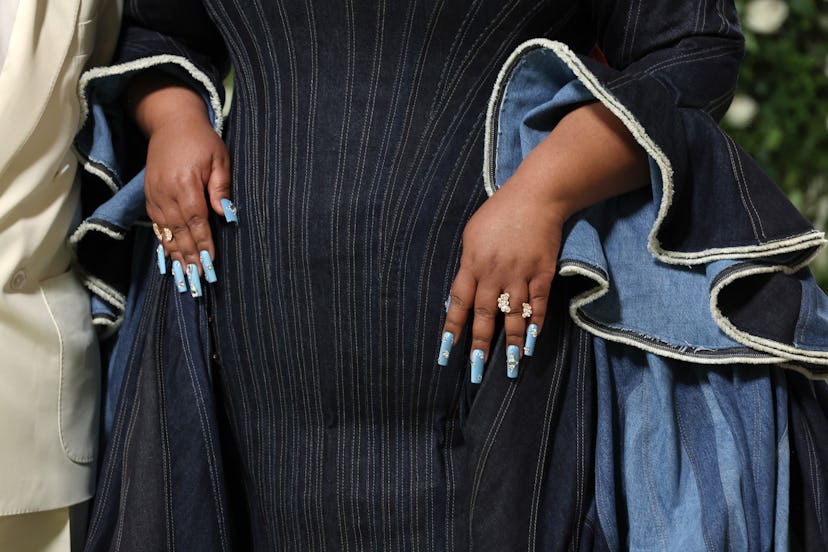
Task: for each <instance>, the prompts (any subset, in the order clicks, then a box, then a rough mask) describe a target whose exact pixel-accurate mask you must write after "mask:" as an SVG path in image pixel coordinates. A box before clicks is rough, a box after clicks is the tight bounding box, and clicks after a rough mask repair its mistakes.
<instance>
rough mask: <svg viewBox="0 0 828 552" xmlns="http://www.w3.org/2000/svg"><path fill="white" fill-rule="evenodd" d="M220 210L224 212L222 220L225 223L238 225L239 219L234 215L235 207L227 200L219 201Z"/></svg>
mask: <svg viewBox="0 0 828 552" xmlns="http://www.w3.org/2000/svg"><path fill="white" fill-rule="evenodd" d="M221 210H222V211H224V219H225V220H226V221H227V222H235V223H236V224H238V223H239V217H238V216H237V213H236V206H235V205H233V202H232V201H230V200H229V199H227V198H224V199H222V200H221Z"/></svg>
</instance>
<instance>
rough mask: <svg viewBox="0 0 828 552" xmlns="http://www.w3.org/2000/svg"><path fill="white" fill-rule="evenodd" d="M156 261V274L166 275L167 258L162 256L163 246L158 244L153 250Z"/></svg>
mask: <svg viewBox="0 0 828 552" xmlns="http://www.w3.org/2000/svg"><path fill="white" fill-rule="evenodd" d="M155 255H156V260H157V261H158V272H159V273H161V274H166V273H167V257H166V255H165V254H164V246H163V245H161V244H160V243H159V244H158V247H156V248H155Z"/></svg>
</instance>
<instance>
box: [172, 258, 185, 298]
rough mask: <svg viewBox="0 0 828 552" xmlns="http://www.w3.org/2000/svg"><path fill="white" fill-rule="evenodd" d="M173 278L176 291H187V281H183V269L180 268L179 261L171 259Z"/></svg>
mask: <svg viewBox="0 0 828 552" xmlns="http://www.w3.org/2000/svg"><path fill="white" fill-rule="evenodd" d="M172 271H173V278H175V287H176V289H177V290H178V293H184V292H185V291H187V283H186V282H185V281H184V271H183V270H182V269H181V263H180V262H178V261H173V264H172Z"/></svg>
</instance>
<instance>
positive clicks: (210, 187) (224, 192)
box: [207, 155, 230, 216]
mask: <svg viewBox="0 0 828 552" xmlns="http://www.w3.org/2000/svg"><path fill="white" fill-rule="evenodd" d="M207 194H208V195H209V196H210V206H211V207H212V208H213V211H215V212H216V213H217V214H219V215H222V216H224V206H223V205H222V203H221V200H222V199H230V157H229V156H227V155H214V156H213V166H212V169H211V171H210V179H209V180H208V181H207Z"/></svg>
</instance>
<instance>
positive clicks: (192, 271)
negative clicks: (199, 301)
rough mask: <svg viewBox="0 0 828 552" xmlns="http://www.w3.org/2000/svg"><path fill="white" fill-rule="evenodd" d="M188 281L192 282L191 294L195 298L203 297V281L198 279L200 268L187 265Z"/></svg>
mask: <svg viewBox="0 0 828 552" xmlns="http://www.w3.org/2000/svg"><path fill="white" fill-rule="evenodd" d="M187 279H188V280H189V281H190V294H191V295H192V296H193V297H201V296H202V293H201V280H200V279H199V277H198V266H196V265H194V264H188V265H187Z"/></svg>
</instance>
